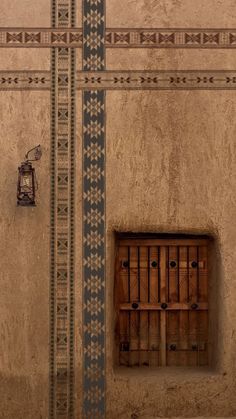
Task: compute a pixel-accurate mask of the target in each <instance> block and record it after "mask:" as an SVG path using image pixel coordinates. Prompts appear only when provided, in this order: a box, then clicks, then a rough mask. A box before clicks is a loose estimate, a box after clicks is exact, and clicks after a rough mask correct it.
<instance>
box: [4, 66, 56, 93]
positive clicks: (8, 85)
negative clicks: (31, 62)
mask: <svg viewBox="0 0 236 419" xmlns="http://www.w3.org/2000/svg"><path fill="white" fill-rule="evenodd" d="M50 89H51V74H50V72H49V71H14V70H12V71H0V90H50Z"/></svg>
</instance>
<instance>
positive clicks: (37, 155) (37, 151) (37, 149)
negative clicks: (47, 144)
mask: <svg viewBox="0 0 236 419" xmlns="http://www.w3.org/2000/svg"><path fill="white" fill-rule="evenodd" d="M34 150H35V153H34V159H28V155H29V154H30V153H31V152H32V151H34ZM41 156H42V150H41V145H40V144H39V145H37V146H36V147H34V148H31V149H30V150H29V151H28V152H27V153H26V155H25V159H26V161H36V160H40V159H41Z"/></svg>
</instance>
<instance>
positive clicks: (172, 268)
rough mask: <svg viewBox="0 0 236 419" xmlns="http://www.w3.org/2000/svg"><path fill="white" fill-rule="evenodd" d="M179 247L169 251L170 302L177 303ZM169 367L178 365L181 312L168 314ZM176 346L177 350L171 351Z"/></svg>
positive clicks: (171, 248) (170, 247) (172, 247)
mask: <svg viewBox="0 0 236 419" xmlns="http://www.w3.org/2000/svg"><path fill="white" fill-rule="evenodd" d="M178 253H179V252H178V249H177V246H169V251H168V302H170V303H176V302H178V297H179V286H178V285H179V261H178ZM167 329H168V331H167V365H178V354H179V352H178V343H179V339H178V334H179V312H178V311H173V312H168V314H167ZM174 346H176V350H171V349H170V348H173V347H174Z"/></svg>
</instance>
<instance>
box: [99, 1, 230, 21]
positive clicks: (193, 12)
mask: <svg viewBox="0 0 236 419" xmlns="http://www.w3.org/2000/svg"><path fill="white" fill-rule="evenodd" d="M106 9H107V16H106V25H107V26H108V27H110V28H111V27H115V28H122V27H124V28H126V27H127V28H129V27H136V28H137V27H143V28H149V27H150V28H153V27H157V28H163V27H168V28H170V27H171V28H182V27H184V28H198V27H202V28H205V27H209V28H219V27H227V28H231V27H235V22H236V4H235V1H234V0H207V1H206V0H198V1H196V0H138V1H137V0H120V1H119V2H118V1H117V0H109V1H107V4H106Z"/></svg>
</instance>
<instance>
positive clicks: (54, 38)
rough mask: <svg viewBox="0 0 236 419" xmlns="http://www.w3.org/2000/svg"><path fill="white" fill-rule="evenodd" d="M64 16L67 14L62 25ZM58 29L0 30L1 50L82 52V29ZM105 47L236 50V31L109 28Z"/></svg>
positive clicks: (90, 40)
mask: <svg viewBox="0 0 236 419" xmlns="http://www.w3.org/2000/svg"><path fill="white" fill-rule="evenodd" d="M63 7H64V6H63ZM65 16H66V13H65V14H64V22H65V19H66V18H65ZM93 18H94V17H92V18H91V19H93ZM95 18H96V17H95ZM62 23H63V22H62ZM58 26H61V29H58V28H0V47H11V48H12V47H13V48H16V47H31V48H32V47H34V48H49V47H60V46H64V47H70V48H82V46H83V33H82V29H80V28H78V29H75V28H69V27H67V28H65V27H64V25H58ZM86 39H87V41H88V40H89V42H93V41H94V40H95V39H96V38H93V40H92V39H90V38H88V34H87V35H85V40H84V43H86ZM103 46H104V44H103ZM88 47H89V46H88ZM105 47H107V48H213V49H214V48H236V29H235V28H234V29H199V28H198V29H186V28H185V29H175V28H174V29H165V28H158V29H156V28H150V29H148V28H138V29H132V28H131V29H130V28H115V29H114V28H111V29H109V28H108V29H107V30H106V35H105Z"/></svg>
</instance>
